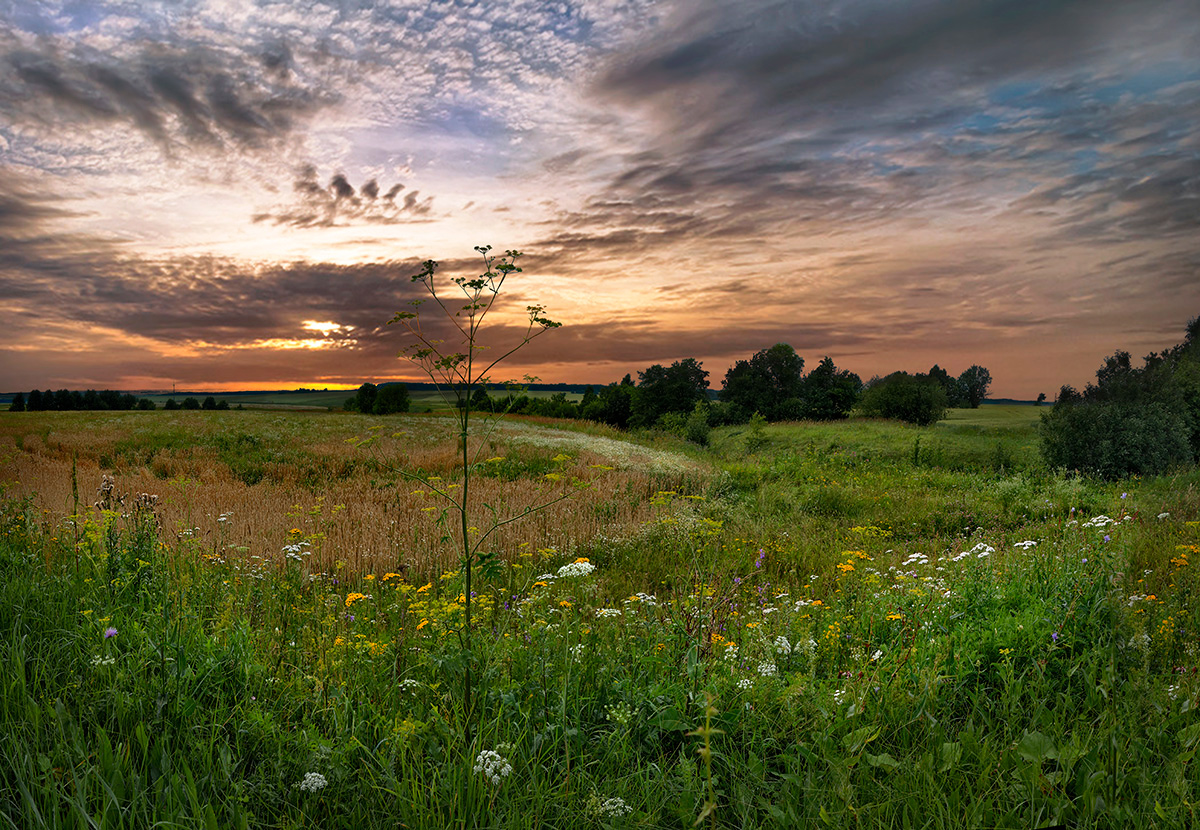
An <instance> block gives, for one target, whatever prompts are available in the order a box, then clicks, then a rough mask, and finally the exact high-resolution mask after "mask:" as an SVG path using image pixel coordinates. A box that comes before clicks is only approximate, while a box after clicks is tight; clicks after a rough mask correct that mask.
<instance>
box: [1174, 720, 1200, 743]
mask: <svg viewBox="0 0 1200 830" xmlns="http://www.w3.org/2000/svg"><path fill="white" fill-rule="evenodd" d="M1175 737H1176V738H1178V739H1179V743H1181V744H1183V746H1184V747H1185V748H1186V749H1191V748H1192V747H1194V746H1196V744H1197V743H1200V723H1193V724H1192V725H1191V726H1185V727H1184V728H1183V729H1180V730H1179V732H1178V733H1177V734H1176V735H1175Z"/></svg>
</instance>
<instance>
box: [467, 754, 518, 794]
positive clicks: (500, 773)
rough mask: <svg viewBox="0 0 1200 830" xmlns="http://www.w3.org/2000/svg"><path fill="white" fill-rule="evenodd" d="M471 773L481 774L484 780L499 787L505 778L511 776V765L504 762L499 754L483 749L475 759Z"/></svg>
mask: <svg viewBox="0 0 1200 830" xmlns="http://www.w3.org/2000/svg"><path fill="white" fill-rule="evenodd" d="M473 771H474V772H478V773H481V774H482V775H483V777H484V778H486V779H487V780H489V781H491V782H492V783H493V784H495V785H497V786H499V785H500V783H501V782H502V781H503V780H504V779H505V778H507V777H508V776H509V775H511V774H512V764H510V763H509V762H508V761H506V760H505V759H504V756H502V755H501V754H500V753H498V752H494V751H493V750H490V749H485V750H483V751H482V752H480V753H479V755H478V756H477V757H476V758H475V766H474V768H473Z"/></svg>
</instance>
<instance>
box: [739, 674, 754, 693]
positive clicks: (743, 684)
mask: <svg viewBox="0 0 1200 830" xmlns="http://www.w3.org/2000/svg"><path fill="white" fill-rule="evenodd" d="M753 685H754V679H753V678H751V677H743V678H742V679H741V680H739V681H738V688H739V689H741V690H742V691H745V690H746V689H749V688H751V687H752V686H753Z"/></svg>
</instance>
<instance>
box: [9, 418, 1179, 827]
mask: <svg viewBox="0 0 1200 830" xmlns="http://www.w3.org/2000/svg"><path fill="white" fill-rule="evenodd" d="M243 414H245V413H237V415H238V416H239V417H240V416H241V415H243ZM93 417H95V418H103V417H104V416H99V415H98V416H93ZM66 423H67V422H60V423H58V424H57V428H56V429H54V430H52V431H51V435H49V436H42V437H41V438H40V440H41V442H42V444H40V445H38V446H39V447H40V446H45V447H46V448H47V449H46V450H45V455H42V456H41V457H42V458H46V459H48V460H51V461H54V456H55V453H56V452H59V453H61V455H60V456H59V458H60V460H59V461H57V462H55V463H61V464H63V466H61V467H58V468H56V469H58V470H59V471H60V473H59V474H60V475H64V476H66V477H67V479H68V481H66V482H65V484H64V483H59V484H58V485H56V486H58V487H59V488H60V489H59V492H60V493H61V494H62V495H61V496H59V497H58V498H59V499H60V501H59V502H58V504H59V509H58V510H57V512H50V513H47V512H45V511H46V510H47V509H49V508H48V507H46V506H42V504H44V503H41V504H40V503H39V502H37V501H36V500H35V498H34V496H33V495H32V494H31V493H29V492H27V491H26V490H23V489H18V488H17V487H16V486H10V487H9V488H8V493H7V495H6V497H5V498H4V499H3V515H2V519H0V661H3V665H5V666H6V667H11V669H10V670H7V671H6V672H5V674H4V679H3V683H0V825H7V826H12V827H20V828H25V827H89V826H96V827H131V828H132V827H150V826H180V827H221V828H224V827H239V826H242V827H272V828H284V827H312V826H319V827H347V828H359V827H365V828H369V827H385V826H386V827H396V826H408V827H439V828H440V827H449V826H456V825H461V824H463V823H468V824H469V825H470V826H484V827H522V828H525V827H532V826H547V827H635V826H636V827H680V826H690V825H692V824H693V822H695V820H696V818H697V817H698V816H700V815H701V814H702V813H703V814H704V815H705V823H710V824H712V825H714V826H722V827H790V826H797V827H811V826H822V827H823V826H831V827H897V826H899V827H905V826H912V827H954V828H958V827H979V828H983V827H989V828H990V827H1013V828H1018V827H1020V828H1027V827H1046V826H1053V825H1055V824H1065V825H1068V826H1073V827H1096V828H1100V827H1120V826H1139V827H1140V826H1146V827H1163V828H1167V827H1180V828H1182V827H1189V826H1194V825H1195V820H1196V816H1195V807H1194V805H1195V804H1196V802H1197V799H1198V798H1200V784H1198V783H1197V782H1198V781H1200V776H1197V775H1196V770H1195V752H1196V750H1197V747H1198V746H1200V718H1198V717H1197V714H1196V712H1197V708H1196V707H1197V704H1200V682H1198V679H1197V674H1196V667H1197V663H1198V662H1200V653H1198V651H1197V635H1198V633H1200V624H1198V623H1197V621H1196V619H1195V613H1194V611H1193V607H1194V604H1195V598H1196V590H1197V587H1198V585H1200V580H1198V579H1197V576H1196V573H1195V567H1196V566H1195V564H1194V560H1195V555H1196V551H1197V548H1200V524H1198V521H1200V499H1198V498H1197V496H1196V484H1197V476H1196V475H1195V474H1190V475H1188V476H1180V477H1175V478H1162V479H1154V480H1147V481H1129V482H1122V483H1118V484H1117V485H1115V486H1110V485H1099V484H1093V483H1088V482H1082V481H1079V480H1073V479H1063V478H1059V477H1056V476H1054V475H1052V474H1051V473H1049V472H1047V471H1044V470H1037V469H1034V468H1031V467H1025V468H1022V469H1017V470H1010V469H1007V468H1006V469H1004V470H1001V469H999V468H995V467H993V466H992V465H991V461H990V446H989V445H994V443H995V442H994V441H990V442H989V440H988V439H989V437H990V436H986V435H985V436H982V437H981V438H980V440H979V441H978V442H977V444H976V445H975V448H974V450H973V451H971V452H964V459H965V461H964V463H963V465H962V466H961V468H959V469H946V468H940V467H938V466H937V465H929V466H925V465H924V464H922V463H920V458H919V456H918V459H917V463H914V461H913V454H912V444H913V441H912V440H910V439H915V438H916V437H917V435H920V436H921V437H922V447H924V446H926V445H928V444H935V443H936V442H937V440H938V439H939V433H938V432H937V430H936V428H933V429H930V430H927V431H922V432H916V433H915V434H914V431H903V432H900V433H896V434H891V433H887V432H886V430H885V428H884V427H879V426H877V425H871V424H856V423H852V424H845V425H841V429H840V431H839V430H838V428H836V427H834V428H828V427H816V426H813V427H805V426H798V425H794V426H787V427H771V428H769V429H768V430H767V432H766V436H767V439H768V443H767V446H766V448H765V449H763V450H761V451H760V452H759V454H758V455H756V456H754V457H752V458H750V459H749V460H747V459H746V458H745V456H744V454H742V455H740V456H739V455H737V454H735V453H733V452H732V451H731V452H729V454H728V457H725V458H723V457H722V455H721V452H722V450H721V448H722V446H724V445H725V444H723V442H727V443H728V444H732V443H733V442H734V441H736V440H737V436H735V435H731V434H728V433H725V434H718V435H717V436H715V437H716V439H717V440H716V441H715V445H716V448H717V449H716V450H715V451H714V453H713V454H712V455H710V456H707V462H706V463H707V464H709V465H712V466H713V467H714V468H715V470H716V471H715V472H714V473H713V474H711V475H706V476H704V477H700V476H699V475H697V476H696V477H694V478H692V479H686V477H685V483H687V482H688V481H690V482H691V484H690V485H689V486H686V487H672V486H670V485H669V484H663V485H661V486H659V485H658V482H657V481H656V480H655V478H654V475H653V474H652V473H643V474H642V475H643V476H644V477H642V478H626V479H621V482H622V483H621V486H620V487H615V486H614V487H612V488H611V490H609V491H607V493H606V495H605V498H606V499H607V502H601V503H602V504H604V503H608V504H612V503H615V502H616V501H618V500H624V501H627V502H628V503H629V504H630V505H631V507H630V510H631V511H632V512H631V513H630V514H628V515H629V516H631V517H634V518H632V519H631V520H628V521H614V522H613V523H611V524H607V523H602V524H601V526H600V527H599V528H597V529H595V530H592V531H589V533H590V535H588V534H584V533H580V535H579V537H578V538H577V539H576V542H575V547H574V548H573V549H572V550H570V551H568V550H566V549H565V548H564V547H558V546H553V545H551V544H548V542H549V541H550V540H551V539H553V538H554V535H553V534H554V533H556V532H557V529H556V528H555V527H553V526H550V527H546V528H544V529H543V530H542V531H539V533H543V534H544V535H542V536H540V538H539V536H538V535H537V534H533V535H531V536H530V537H528V538H529V540H530V543H529V544H526V545H524V546H522V544H521V543H520V542H517V543H516V544H515V545H513V546H512V547H511V548H506V550H505V553H506V558H505V560H504V561H505V563H506V564H505V566H504V568H503V569H502V571H500V572H499V573H498V574H496V575H494V576H492V577H491V578H489V579H487V580H484V581H482V582H478V583H477V587H476V590H477V596H476V597H475V602H474V603H473V604H472V609H473V613H474V614H475V617H476V620H477V624H478V631H479V634H480V636H479V638H478V643H477V645H478V648H477V652H478V654H477V659H478V660H479V674H478V675H477V677H476V683H477V695H476V700H477V709H478V712H479V720H478V723H479V724H480V728H479V730H478V733H477V736H476V740H475V747H474V748H472V747H470V746H467V744H466V742H465V740H464V728H463V727H464V719H465V717H466V713H465V712H464V711H463V709H462V706H461V700H462V697H461V694H460V693H459V692H460V686H461V684H462V683H463V681H464V666H463V665H462V660H461V652H460V651H459V649H457V648H456V647H455V646H454V643H453V640H454V638H453V637H452V636H450V632H452V631H453V630H454V628H455V627H456V626H457V625H458V624H460V623H461V620H462V615H463V613H464V611H465V602H464V598H463V597H462V591H463V584H462V577H461V574H459V573H456V572H452V571H450V570H449V565H447V566H446V567H441V566H439V564H438V563H437V562H436V561H435V560H428V561H427V562H426V563H425V564H424V566H423V567H418V566H417V565H416V564H415V563H414V564H413V565H411V566H410V567H409V568H408V569H407V570H404V571H403V572H402V571H401V569H399V568H393V567H390V564H389V562H388V561H387V560H375V561H372V560H367V559H364V560H362V561H361V562H360V563H358V564H356V563H354V562H353V561H352V560H351V559H350V557H348V556H346V555H345V553H344V552H342V551H340V550H339V548H340V547H341V546H342V545H343V544H345V542H344V541H343V539H349V538H352V534H351V533H350V531H346V533H347V534H348V535H347V536H345V537H343V536H334V535H333V534H332V533H330V532H328V522H329V521H330V519H329V516H328V513H329V512H330V511H331V510H332V506H331V504H332V503H333V501H334V500H333V498H332V497H331V498H329V499H327V500H326V501H325V502H323V503H322V508H321V511H320V512H319V513H318V514H315V515H314V514H312V513H310V512H308V511H311V509H312V506H311V505H308V507H306V508H305V509H304V510H302V511H301V512H302V514H303V515H300V516H297V517H291V518H287V519H286V520H285V522H284V523H283V524H287V525H289V526H288V527H285V528H280V529H277V530H275V531H274V532H275V533H276V535H275V536H274V537H272V538H273V539H274V540H275V541H274V542H273V543H272V544H275V545H278V547H276V548H275V549H274V550H271V549H269V548H267V547H266V545H265V543H260V546H259V547H256V548H254V550H262V551H263V553H262V554H253V553H248V552H239V551H237V550H236V549H230V548H229V547H228V545H225V546H222V545H221V544H214V539H219V538H220V536H219V534H220V533H221V532H222V531H221V529H220V528H219V527H214V528H213V529H212V532H211V534H209V535H206V534H205V533H204V532H201V533H199V534H196V533H192V534H186V533H183V532H181V531H180V530H178V529H177V528H176V527H173V526H172V522H173V521H175V520H174V519H171V518H168V516H174V515H176V514H175V513H174V512H172V511H176V510H179V509H180V506H179V503H178V502H172V503H170V504H165V503H164V502H165V501H166V500H167V496H166V495H160V498H159V500H158V503H157V504H153V503H150V502H148V501H145V500H143V501H142V502H141V503H135V501H134V497H135V495H136V491H133V490H130V491H125V490H124V489H123V488H124V487H125V486H126V485H125V484H124V483H122V481H123V480H122V479H121V478H120V477H118V478H117V481H118V484H117V489H116V491H115V492H112V493H110V494H109V495H108V497H107V498H106V499H105V500H104V501H103V503H102V505H101V507H102V508H104V509H96V508H92V509H90V510H83V509H81V510H79V511H77V512H75V513H74V515H71V516H67V515H65V514H66V513H67V512H68V511H67V510H64V509H62V508H63V506H64V505H65V503H66V502H67V501H69V496H68V495H66V494H69V492H70V481H69V477H70V472H69V469H70V467H69V460H67V459H69V458H70V456H71V455H75V454H78V455H79V462H78V467H77V469H78V476H79V489H80V491H81V493H83V494H85V497H84V498H83V501H84V503H85V504H86V503H88V502H89V501H91V500H92V499H90V498H86V494H87V493H88V492H89V491H90V490H91V489H93V488H94V487H95V486H96V484H98V483H99V482H98V481H95V480H94V479H89V476H93V475H95V474H96V473H98V472H99V468H98V467H93V466H91V463H90V461H89V458H88V457H87V456H86V455H85V454H84V453H83V452H82V451H81V449H82V446H83V442H77V441H73V439H71V437H70V432H69V430H67V429H64V426H65V425H66ZM86 423H87V421H85V420H82V419H81V420H80V421H79V424H80V425H81V426H83V425H86ZM310 423H312V424H313V426H312V429H313V430H314V433H315V432H317V431H319V430H320V429H323V428H324V426H323V425H322V424H321V423H320V421H318V420H313V421H311V422H310ZM304 428H308V427H304ZM298 429H299V428H298ZM888 429H890V428H888ZM827 430H828V431H827ZM881 430H884V431H883V433H882V436H883V437H881ZM98 432H99V434H100V435H101V436H102V435H103V430H99V431H98ZM889 436H890V437H889ZM311 437H312V438H314V439H315V438H316V435H313V436H311ZM553 437H555V436H554V435H550V436H548V438H553ZM264 440H268V441H269V440H270V439H269V437H266V438H264ZM972 440H974V439H972ZM810 441H811V442H812V444H811V445H810V443H809V442H810ZM830 441H837V442H838V443H839V447H838V448H830V446H829V442H830ZM34 443H36V442H34ZM198 443H201V444H202V445H203V439H201V440H200V441H199V442H198ZM309 443H310V444H316V443H317V441H316V440H313V441H310V442H309ZM868 444H870V445H873V446H875V447H877V450H876V451H873V452H869V453H866V454H865V457H864V454H863V453H862V452H861V451H860V449H861V447H863V446H866V445H868ZM63 446H65V447H71V451H70V452H69V453H67V452H66V451H65V450H63V451H56V450H54V449H52V448H54V447H63ZM98 446H99V447H100V449H98V450H96V452H103V447H104V446H105V442H104V441H103V440H101V441H99V442H98ZM413 449H414V451H416V450H418V448H415V447H414V448H413ZM540 449H542V448H539V447H537V446H536V445H535V446H533V447H531V448H527V449H525V450H519V451H516V452H513V453H511V454H510V453H507V452H506V457H509V458H510V459H511V461H510V465H511V467H512V469H511V470H509V472H508V473H504V474H498V475H496V476H495V477H494V478H490V479H488V481H489V482H492V481H494V482H506V481H507V483H524V484H527V485H528V484H529V483H530V482H531V481H533V480H535V479H536V477H544V476H545V472H544V471H543V469H542V467H540V466H539V464H540V462H539V461H538V459H539V458H540V457H541V456H540V455H539V454H538V453H539V452H540ZM545 449H549V448H548V447H547V448H545ZM555 449H556V451H557V448H555ZM16 452H18V450H17V447H16V444H15V442H14V443H13V444H12V445H10V448H9V453H10V454H11V453H16ZM20 452H21V453H25V452H32V450H26V449H25V448H24V442H22V448H21V449H20ZM38 452H42V450H40V449H39V450H38ZM430 452H432V450H430ZM629 452H630V453H631V457H633V456H634V455H636V453H638V452H640V450H636V449H631V450H629ZM689 452H691V451H689ZM852 453H858V455H852ZM581 454H582V453H581ZM608 460H610V461H611V460H612V459H611V453H610V457H609V459H608ZM211 463H216V462H211ZM575 463H578V462H575ZM664 463H665V462H664ZM702 463H705V462H703V461H702ZM583 469H588V467H587V465H583ZM600 472H604V471H600ZM510 473H511V479H509V478H508V476H509V474H510ZM41 475H43V476H45V479H44V480H45V481H46V482H47V484H49V481H50V478H49V473H42V474H41ZM610 475H611V473H608V472H605V475H604V476H601V477H599V478H598V483H597V485H596V486H597V487H600V486H606V485H604V484H602V482H606V481H611V480H612V479H609V478H608V476H610ZM531 477H534V478H531ZM40 480H43V479H39V481H40ZM125 480H131V479H125ZM661 480H662V481H664V482H665V479H661ZM160 481H161V480H160ZM630 482H633V483H630ZM23 486H24V487H27V486H28V483H27V482H26V483H25V484H24V485H23ZM208 486H211V485H207V484H205V483H203V482H200V483H196V484H190V485H188V486H187V487H186V488H185V489H184V492H185V493H187V494H188V496H187V498H189V499H191V500H192V510H193V515H194V516H195V515H200V514H201V513H203V511H202V510H200V509H199V508H198V506H197V505H199V504H202V503H205V502H203V499H205V498H207V497H206V496H205V495H204V491H205V488H206V487H208ZM229 486H230V485H229V484H228V483H227V482H225V483H220V484H217V485H216V487H218V488H228V487H229ZM651 488H653V489H651ZM168 492H170V491H168ZM225 492H228V490H226V491H225ZM122 494H124V495H125V500H124V502H121V501H120V499H118V498H117V497H118V496H119V495H122ZM634 502H636V504H634ZM337 503H341V502H340V501H338V502H337ZM575 506H576V507H578V505H575ZM349 510H351V507H349V506H348V507H347V508H346V510H345V511H339V512H338V513H337V514H336V517H335V518H334V520H335V521H337V520H340V518H339V517H340V516H341V515H342V513H344V512H348V511H349ZM236 515H237V514H236V513H235V516H236ZM1101 515H1103V516H1105V517H1107V518H1106V519H1098V518H1097V517H1099V516H1101ZM562 521H564V522H567V521H571V519H570V518H569V517H564V518H563V519H562ZM218 524H219V523H218ZM193 526H195V525H193ZM293 528H295V532H293ZM321 533H324V534H325V535H324V536H323V537H322V536H320V534H321ZM306 543H307V544H306ZM229 544H235V545H237V544H240V540H233V539H231V540H230V541H229ZM312 551H317V552H312ZM310 552H312V553H310ZM254 556H259V557H260V558H259V559H254V558H253V557H254ZM318 556H321V557H325V559H323V560H322V561H323V562H327V563H329V565H328V567H317V566H316V563H315V560H316V559H317V557H318ZM581 558H586V559H587V560H588V561H587V562H586V563H584V562H577V561H576V560H579V559H581ZM339 561H340V562H343V563H344V564H342V565H341V566H339V565H338V564H337V563H338V562H339ZM450 565H452V563H450ZM587 566H590V567H587ZM480 578H481V577H480V575H479V574H476V580H479V579H480ZM111 629H115V633H112V634H111V636H106V633H107V632H109V631H110V630H111ZM480 746H482V747H486V748H487V749H488V751H490V752H494V753H495V754H496V756H498V757H499V758H501V759H502V760H503V762H504V764H507V766H508V768H509V771H508V772H507V773H505V772H503V766H502V765H500V762H496V764H497V766H491V764H492V761H493V760H494V759H492V758H491V756H488V757H486V758H481V757H480V753H479V751H478V748H479V747H480ZM698 749H699V750H705V751H703V752H700V753H697V750H698ZM476 767H479V771H476ZM486 770H492V771H493V775H492V776H490V777H489V776H488V775H487V774H486ZM310 774H315V775H310ZM322 782H323V786H321V784H322ZM301 784H304V787H303V788H302V787H301ZM464 784H465V785H466V786H465V788H464ZM468 817H470V818H469V819H468Z"/></svg>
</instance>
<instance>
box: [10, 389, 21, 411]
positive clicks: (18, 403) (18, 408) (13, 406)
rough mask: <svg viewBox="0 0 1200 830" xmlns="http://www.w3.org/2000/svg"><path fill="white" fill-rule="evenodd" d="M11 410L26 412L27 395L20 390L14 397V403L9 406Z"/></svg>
mask: <svg viewBox="0 0 1200 830" xmlns="http://www.w3.org/2000/svg"><path fill="white" fill-rule="evenodd" d="M8 411H9V412H24V411H25V395H24V394H23V393H21V392H18V393H17V394H16V396H15V397H14V398H13V399H12V403H11V404H9V406H8Z"/></svg>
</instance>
